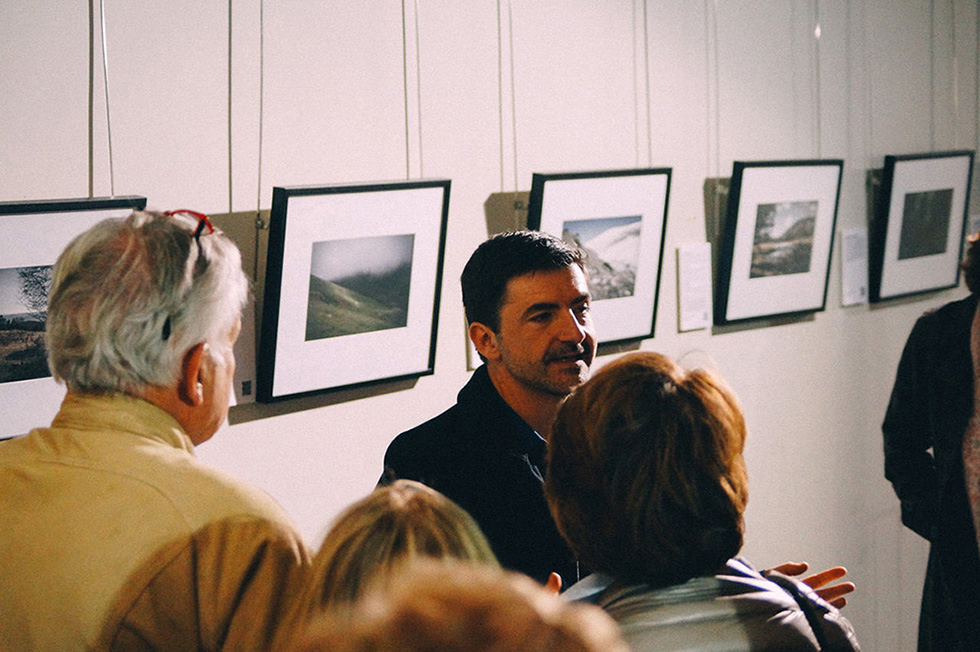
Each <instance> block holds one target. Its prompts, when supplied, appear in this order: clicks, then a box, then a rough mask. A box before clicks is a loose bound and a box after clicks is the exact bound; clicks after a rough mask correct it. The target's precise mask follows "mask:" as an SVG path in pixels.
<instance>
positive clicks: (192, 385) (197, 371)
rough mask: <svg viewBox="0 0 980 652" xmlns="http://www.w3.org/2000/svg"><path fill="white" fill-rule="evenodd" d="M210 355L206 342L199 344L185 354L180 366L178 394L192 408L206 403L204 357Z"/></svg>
mask: <svg viewBox="0 0 980 652" xmlns="http://www.w3.org/2000/svg"><path fill="white" fill-rule="evenodd" d="M206 355H208V345H207V343H206V342H198V343H197V344H195V345H194V346H192V347H191V348H189V349H187V352H186V353H184V359H183V360H182V361H181V365H180V381H179V382H178V383H177V393H178V395H179V396H180V400H181V401H183V402H184V403H186V404H187V405H189V406H191V407H197V406H198V405H200V404H201V403H203V402H204V385H203V383H202V380H203V379H202V377H201V375H202V370H203V366H204V356H206Z"/></svg>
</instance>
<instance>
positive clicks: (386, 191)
mask: <svg viewBox="0 0 980 652" xmlns="http://www.w3.org/2000/svg"><path fill="white" fill-rule="evenodd" d="M448 214H449V180H448V179H436V180H425V181H408V182H396V183H377V184H355V185H341V186H321V187H311V186H293V187H283V188H273V193H272V212H271V215H270V226H269V254H268V263H267V271H266V281H265V298H264V302H263V317H262V333H261V339H260V345H259V353H258V377H257V385H258V388H257V389H258V393H257V398H258V400H259V401H265V402H269V401H276V400H280V399H284V398H290V397H296V396H300V395H306V394H312V393H318V392H324V391H329V390H335V389H339V388H342V387H351V386H354V385H362V384H366V383H371V382H378V381H382V380H394V379H400V378H409V377H415V376H423V375H427V374H431V373H433V370H434V365H435V344H436V327H437V325H438V315H439V290H440V287H441V284H442V265H443V253H444V250H445V241H446V220H447V217H448Z"/></svg>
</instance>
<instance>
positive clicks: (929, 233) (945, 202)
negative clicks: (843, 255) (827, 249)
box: [868, 150, 974, 302]
mask: <svg viewBox="0 0 980 652" xmlns="http://www.w3.org/2000/svg"><path fill="white" fill-rule="evenodd" d="M973 158H974V152H973V151H972V150H955V151H947V152H930V153H924V154H904V155H888V156H886V157H885V166H884V168H883V170H882V174H881V185H880V187H879V190H878V191H877V192H876V193H875V196H874V205H873V211H872V215H871V220H870V224H869V229H868V231H869V234H868V285H869V298H870V300H871V301H872V302H881V301H886V300H889V299H895V298H899V297H906V296H911V295H915V294H921V293H924V292H934V291H938V290H945V289H948V288H953V287H956V286H957V285H959V273H960V268H959V263H960V259H961V258H962V256H963V240H964V234H965V231H966V222H967V213H968V211H969V197H970V185H971V181H972V172H973Z"/></svg>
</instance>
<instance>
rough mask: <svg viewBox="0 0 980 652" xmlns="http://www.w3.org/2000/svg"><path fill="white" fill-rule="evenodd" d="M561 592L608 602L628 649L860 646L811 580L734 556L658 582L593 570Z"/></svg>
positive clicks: (845, 650)
mask: <svg viewBox="0 0 980 652" xmlns="http://www.w3.org/2000/svg"><path fill="white" fill-rule="evenodd" d="M565 598H566V599H568V600H573V601H578V602H588V603H591V604H595V605H598V606H600V607H602V608H603V609H605V611H606V613H608V614H609V615H610V616H612V618H613V620H615V621H616V623H617V624H618V625H619V629H620V632H621V633H622V635H623V638H624V639H626V643H627V644H629V646H630V649H631V650H633V652H646V651H648V650H657V651H658V652H661V651H663V652H666V651H668V650H709V649H710V650H727V651H729V652H735V651H738V650H742V651H744V652H749V651H750V650H781V651H783V652H787V651H790V650H821V649H822V650H827V651H830V650H840V651H841V652H854V651H855V650H859V649H860V646H859V645H858V642H857V638H856V637H855V635H854V628H853V627H852V626H851V623H849V622H848V621H847V619H846V618H844V616H842V615H841V613H840V611H838V610H837V609H835V608H834V607H832V606H830V605H829V604H827V603H826V602H824V601H823V600H821V599H820V598H819V597H818V596H817V595H816V594H815V593H814V592H813V590H812V589H811V588H810V587H808V586H806V585H805V584H803V583H802V582H797V581H796V580H794V579H792V578H790V577H786V576H785V575H780V574H779V573H774V572H772V571H770V572H769V575H768V577H764V576H763V575H762V574H760V573H758V572H757V571H756V570H754V569H753V568H752V567H751V566H749V564H748V562H746V561H745V560H744V559H741V558H738V557H736V558H733V559H729V560H728V562H726V564H725V566H724V567H723V568H721V569H719V571H718V573H717V574H716V575H707V576H703V577H695V578H692V579H690V580H688V581H686V582H684V583H682V584H675V585H673V586H665V587H659V588H655V587H652V586H650V585H648V584H627V583H622V582H617V581H616V580H614V579H613V578H612V577H610V576H608V575H603V574H601V573H594V574H592V575H589V576H588V577H586V578H585V579H584V580H582V581H581V582H579V583H577V584H576V585H575V586H573V587H571V588H570V589H569V590H568V591H567V592H565Z"/></svg>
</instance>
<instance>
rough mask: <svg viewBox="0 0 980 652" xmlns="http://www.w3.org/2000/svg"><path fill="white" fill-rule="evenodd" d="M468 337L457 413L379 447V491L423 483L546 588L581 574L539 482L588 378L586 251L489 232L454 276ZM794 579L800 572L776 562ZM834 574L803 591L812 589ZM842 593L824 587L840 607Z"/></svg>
mask: <svg viewBox="0 0 980 652" xmlns="http://www.w3.org/2000/svg"><path fill="white" fill-rule="evenodd" d="M460 285H461V286H462V293H463V307H464V309H465V311H466V319H467V321H468V322H469V331H468V333H469V337H470V340H471V341H472V342H473V345H474V346H475V347H476V350H477V352H478V353H479V355H480V358H481V359H482V360H483V361H484V364H483V365H482V366H480V367H479V368H478V369H477V370H476V371H474V372H473V375H472V376H471V378H470V380H469V382H467V383H466V386H465V387H463V389H462V390H460V392H459V395H458V396H457V400H456V404H455V405H454V406H452V407H451V408H449V409H448V410H446V411H445V412H443V413H442V414H440V415H438V416H436V417H435V418H433V419H430V420H429V421H427V422H425V423H423V424H422V425H420V426H417V427H415V428H412V429H411V430H408V431H407V432H403V433H402V434H400V435H398V436H397V437H396V438H395V439H394V441H392V442H391V444H390V445H389V446H388V450H387V452H386V453H385V457H384V472H383V474H382V476H381V480H380V482H379V484H380V485H384V484H386V483H389V482H392V481H393V480H395V479H397V478H405V479H410V480H417V481H419V482H422V483H424V484H426V485H428V486H430V487H432V488H434V489H436V490H438V491H440V492H442V493H443V494H445V495H446V496H448V497H449V498H450V499H452V500H453V501H455V502H456V503H457V504H459V506H460V507H462V508H463V509H465V510H467V511H468V512H469V513H470V514H471V515H472V516H473V518H474V519H475V520H476V522H477V523H478V524H479V526H480V528H481V529H482V530H483V532H484V534H486V536H487V539H488V540H489V541H490V545H491V546H492V548H493V551H494V553H495V554H496V556H497V558H498V559H499V560H500V564H501V565H502V566H503V567H504V568H507V569H510V570H516V571H519V572H522V573H525V574H527V575H529V576H530V577H532V578H534V579H536V580H538V581H539V582H542V583H548V584H549V585H550V586H551V587H552V588H558V587H560V586H561V585H562V581H565V582H568V583H570V582H574V581H576V580H577V579H579V577H580V575H581V570H580V568H579V565H578V563H577V561H576V560H575V558H574V556H573V555H572V553H571V551H570V550H569V548H568V545H567V544H566V543H565V541H564V540H563V539H562V537H561V535H560V534H559V533H558V530H557V529H556V528H555V524H554V521H553V520H552V518H551V515H550V513H549V512H548V506H547V504H546V503H545V500H544V494H543V491H542V481H543V479H544V473H545V457H546V454H547V448H548V444H547V441H548V437H549V435H550V432H551V424H552V422H553V421H554V418H555V414H556V413H557V411H558V408H559V407H561V405H562V403H563V402H564V401H565V399H566V398H567V397H568V396H569V394H571V393H572V392H573V391H574V390H575V389H576V388H577V387H578V386H579V385H581V384H582V383H583V382H585V380H586V379H587V378H588V377H589V373H590V368H591V365H592V361H593V359H594V357H595V352H596V331H595V326H594V324H593V323H592V315H591V303H592V299H591V294H590V292H589V284H588V277H587V274H586V268H585V253H584V252H583V251H582V250H580V249H578V248H574V247H571V246H569V245H568V244H567V243H565V242H564V241H562V240H561V239H560V238H556V237H554V236H552V235H549V234H546V233H541V232H539V231H509V232H505V233H500V234H497V235H495V236H493V237H491V238H490V239H488V240H487V241H485V242H484V243H483V244H481V245H480V246H479V247H477V249H476V251H474V252H473V255H472V256H470V259H469V261H468V262H467V263H466V266H465V267H464V268H463V273H462V275H461V278H460ZM777 568H778V569H781V570H783V571H784V572H787V573H792V574H801V573H803V572H804V571H806V569H807V564H805V563H801V564H792V563H787V564H782V565H781V566H778V567H777ZM843 572H844V571H843V569H842V568H839V567H838V568H833V569H830V570H828V571H824V572H823V573H818V574H817V575H814V576H812V577H809V578H807V579H806V580H805V581H807V582H810V583H811V584H812V585H813V586H816V587H817V588H819V587H821V586H823V585H824V583H826V582H829V581H833V580H836V579H838V578H839V577H840V576H841V575H842V573H843ZM850 590H853V585H852V584H850V583H847V582H845V583H841V584H834V585H831V586H829V587H827V588H821V589H820V591H821V593H822V594H824V595H826V596H827V597H828V599H833V600H837V601H838V604H840V605H842V604H843V603H844V601H845V599H844V598H843V597H841V596H842V594H844V593H847V592H849V591H850Z"/></svg>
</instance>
